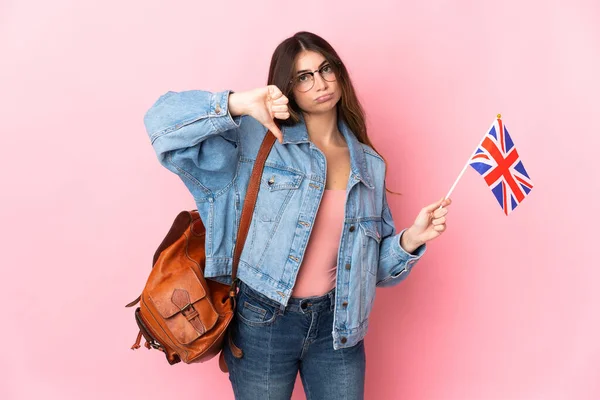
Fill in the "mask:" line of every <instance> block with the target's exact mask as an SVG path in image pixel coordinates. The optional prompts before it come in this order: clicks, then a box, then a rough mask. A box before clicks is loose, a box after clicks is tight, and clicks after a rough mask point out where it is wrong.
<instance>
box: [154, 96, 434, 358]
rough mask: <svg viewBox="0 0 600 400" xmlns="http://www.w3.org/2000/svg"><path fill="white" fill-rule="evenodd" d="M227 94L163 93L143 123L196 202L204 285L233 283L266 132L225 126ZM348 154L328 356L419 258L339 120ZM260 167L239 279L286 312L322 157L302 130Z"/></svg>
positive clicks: (241, 124)
mask: <svg viewBox="0 0 600 400" xmlns="http://www.w3.org/2000/svg"><path fill="white" fill-rule="evenodd" d="M230 93H231V91H223V92H218V93H210V92H206V91H200V90H190V91H184V92H171V91H170V92H167V93H166V94H164V95H162V96H161V97H160V98H159V99H158V100H157V101H156V102H155V103H154V104H153V105H152V107H151V108H150V109H149V110H148V111H147V113H146V115H145V116H144V124H145V126H146V130H147V133H148V135H149V136H150V140H151V142H152V145H153V147H154V149H155V151H156V154H157V155H158V159H159V160H160V162H161V164H162V165H164V166H165V167H166V168H168V169H169V170H170V171H172V172H174V173H176V174H177V175H178V176H179V177H180V178H181V179H182V180H183V182H184V183H185V185H186V186H187V188H188V189H189V191H190V192H191V194H192V195H193V197H194V199H195V202H196V205H197V208H198V212H199V213H200V216H201V218H202V221H203V222H204V225H205V227H206V266H205V271H204V274H205V277H207V278H211V279H214V280H217V281H219V282H222V283H227V284H229V283H231V269H232V259H233V250H234V245H235V240H236V233H237V228H238V224H239V220H240V213H241V209H242V206H243V202H244V198H245V195H246V189H247V185H248V182H249V179H250V174H251V171H252V167H253V165H254V160H255V158H256V155H257V153H258V149H259V147H260V144H261V142H262V139H263V137H264V135H265V134H266V132H267V129H266V128H265V127H264V126H263V125H261V124H260V123H259V122H258V121H256V120H255V119H254V118H252V117H251V116H247V115H245V116H237V117H232V116H231V114H230V113H229V110H228V100H229V94H230ZM338 128H339V130H340V132H341V133H342V134H343V136H344V138H345V140H346V143H347V145H348V148H349V152H350V160H351V173H350V177H349V180H348V184H347V188H346V204H345V218H344V223H343V226H340V227H339V228H340V229H343V231H342V235H341V238H340V243H339V250H338V259H337V261H338V264H337V265H338V268H337V280H336V292H335V308H334V324H333V327H332V329H333V330H332V334H333V347H334V349H336V350H337V349H339V348H343V347H351V346H353V345H355V344H356V343H358V342H359V341H360V340H362V339H363V338H364V336H365V334H366V332H367V328H368V321H369V319H368V318H369V313H370V311H371V308H372V306H373V300H374V298H375V287H376V286H380V287H383V286H393V285H396V284H398V283H399V282H400V281H402V280H403V279H405V278H406V277H407V276H408V274H409V273H410V271H411V268H412V267H413V266H414V264H415V263H416V262H417V261H418V260H419V258H420V257H421V256H422V254H423V253H424V252H425V247H426V246H425V245H423V246H421V247H419V248H418V249H417V250H416V251H415V252H414V254H410V253H407V252H406V251H405V250H404V249H402V247H401V246H400V237H401V235H402V233H403V232H404V231H402V232H400V233H397V232H396V229H395V227H394V221H393V219H392V214H391V211H390V208H389V207H388V204H387V200H386V192H385V182H384V177H385V164H384V161H383V159H382V158H381V157H380V156H379V155H378V154H377V153H375V151H374V150H373V149H372V148H371V147H369V146H367V145H365V144H362V143H360V142H359V141H358V140H357V138H356V136H355V135H354V134H353V133H352V131H351V130H350V129H349V128H348V127H347V125H346V124H345V123H344V122H343V121H341V120H339V121H338ZM282 133H283V137H284V140H283V143H279V141H276V142H275V144H274V145H273V148H272V150H271V152H270V154H269V156H268V158H267V161H266V164H265V167H264V172H263V176H262V181H261V184H260V190H259V194H258V199H257V202H256V208H255V210H254V214H253V216H252V223H251V225H250V230H249V232H248V237H247V240H246V243H245V245H244V249H243V251H242V254H241V257H240V261H239V265H238V277H239V278H240V279H241V280H242V281H244V282H245V283H246V284H248V285H249V286H250V287H252V288H253V289H254V290H256V291H258V292H260V293H262V294H263V295H265V296H267V297H268V298H270V299H273V300H275V301H277V302H278V303H279V304H281V305H282V307H285V306H286V304H287V302H288V300H289V298H290V296H291V293H292V288H293V287H294V283H295V280H296V276H297V274H298V269H299V268H300V265H301V263H302V258H303V255H304V252H305V250H306V245H307V243H308V239H309V237H310V233H311V229H312V224H313V222H314V220H315V216H316V212H317V209H318V208H319V204H320V201H321V197H322V195H323V191H324V190H325V178H326V168H327V165H326V158H325V156H324V154H323V152H321V151H320V150H319V149H318V148H317V147H316V146H315V145H314V144H313V143H312V142H311V141H310V140H309V137H308V133H307V130H306V125H305V124H304V121H303V120H301V121H300V122H299V123H297V124H295V125H294V126H291V127H288V126H282Z"/></svg>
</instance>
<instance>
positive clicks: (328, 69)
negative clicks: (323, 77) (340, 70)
mask: <svg viewBox="0 0 600 400" xmlns="http://www.w3.org/2000/svg"><path fill="white" fill-rule="evenodd" d="M321 72H322V73H325V74H329V73H331V72H333V69H332V68H331V65H329V64H327V65H323V67H322V68H321Z"/></svg>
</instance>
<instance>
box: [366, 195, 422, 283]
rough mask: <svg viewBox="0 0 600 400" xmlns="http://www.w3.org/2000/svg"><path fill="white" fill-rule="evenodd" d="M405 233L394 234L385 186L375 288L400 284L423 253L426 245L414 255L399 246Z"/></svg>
mask: <svg viewBox="0 0 600 400" xmlns="http://www.w3.org/2000/svg"><path fill="white" fill-rule="evenodd" d="M405 231H406V229H403V230H402V231H401V232H400V233H396V228H395V225H394V219H393V217H392V212H391V210H390V207H389V206H388V203H387V198H386V192H385V185H384V189H383V213H382V234H381V237H382V239H381V243H380V246H379V266H378V268H377V286H378V287H390V286H395V285H397V284H399V283H400V282H402V281H403V280H404V279H406V277H407V276H408V274H409V273H410V271H411V270H412V268H413V266H414V265H415V264H416V263H417V261H419V259H420V258H421V256H422V255H423V254H424V253H425V250H426V247H427V245H425V244H423V245H422V246H420V247H419V248H417V249H416V250H415V251H414V253H412V254H411V253H408V252H407V251H406V250H404V249H403V248H402V246H400V238H401V237H402V234H403V233H404V232H405Z"/></svg>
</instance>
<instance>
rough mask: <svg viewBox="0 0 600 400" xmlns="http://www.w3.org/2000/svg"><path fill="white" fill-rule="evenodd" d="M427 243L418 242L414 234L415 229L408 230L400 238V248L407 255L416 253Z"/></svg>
mask: <svg viewBox="0 0 600 400" xmlns="http://www.w3.org/2000/svg"><path fill="white" fill-rule="evenodd" d="M423 244H425V242H423V241H421V240H418V239H417V238H416V235H415V233H414V230H413V227H412V226H411V227H410V228H408V229H406V230H405V231H404V233H403V234H402V237H401V238H400V246H402V248H403V249H404V250H405V251H406V252H407V253H414V252H415V250H417V249H418V248H419V247H421V246H422V245H423Z"/></svg>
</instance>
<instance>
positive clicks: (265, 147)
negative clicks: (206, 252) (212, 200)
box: [229, 131, 276, 297]
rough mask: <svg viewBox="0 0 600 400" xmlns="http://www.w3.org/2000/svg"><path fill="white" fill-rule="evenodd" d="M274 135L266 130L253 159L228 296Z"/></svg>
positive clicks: (233, 291)
mask: <svg viewBox="0 0 600 400" xmlns="http://www.w3.org/2000/svg"><path fill="white" fill-rule="evenodd" d="M275 140H276V138H275V135H274V134H273V133H272V132H271V131H268V132H267V134H266V135H265V137H264V139H263V141H262V143H261V145H260V150H259V151H258V155H257V156H256V161H254V167H253V168H252V175H251V176H250V182H249V183H248V189H247V191H246V198H245V199H244V207H243V208H242V215H241V217H240V226H239V227H238V232H237V240H236V242H235V250H234V252H233V266H232V272H231V288H230V290H229V296H230V297H235V294H236V293H235V290H236V287H237V268H238V263H239V261H240V256H241V255H242V250H243V249H244V243H245V242H246V237H247V236H248V230H249V229H250V223H251V222H252V214H253V213H254V206H255V205H256V199H257V197H258V191H259V189H260V180H261V179H262V174H263V169H264V167H265V162H266V161H267V157H268V156H269V153H270V152H271V148H272V147H273V144H274V143H275Z"/></svg>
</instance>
